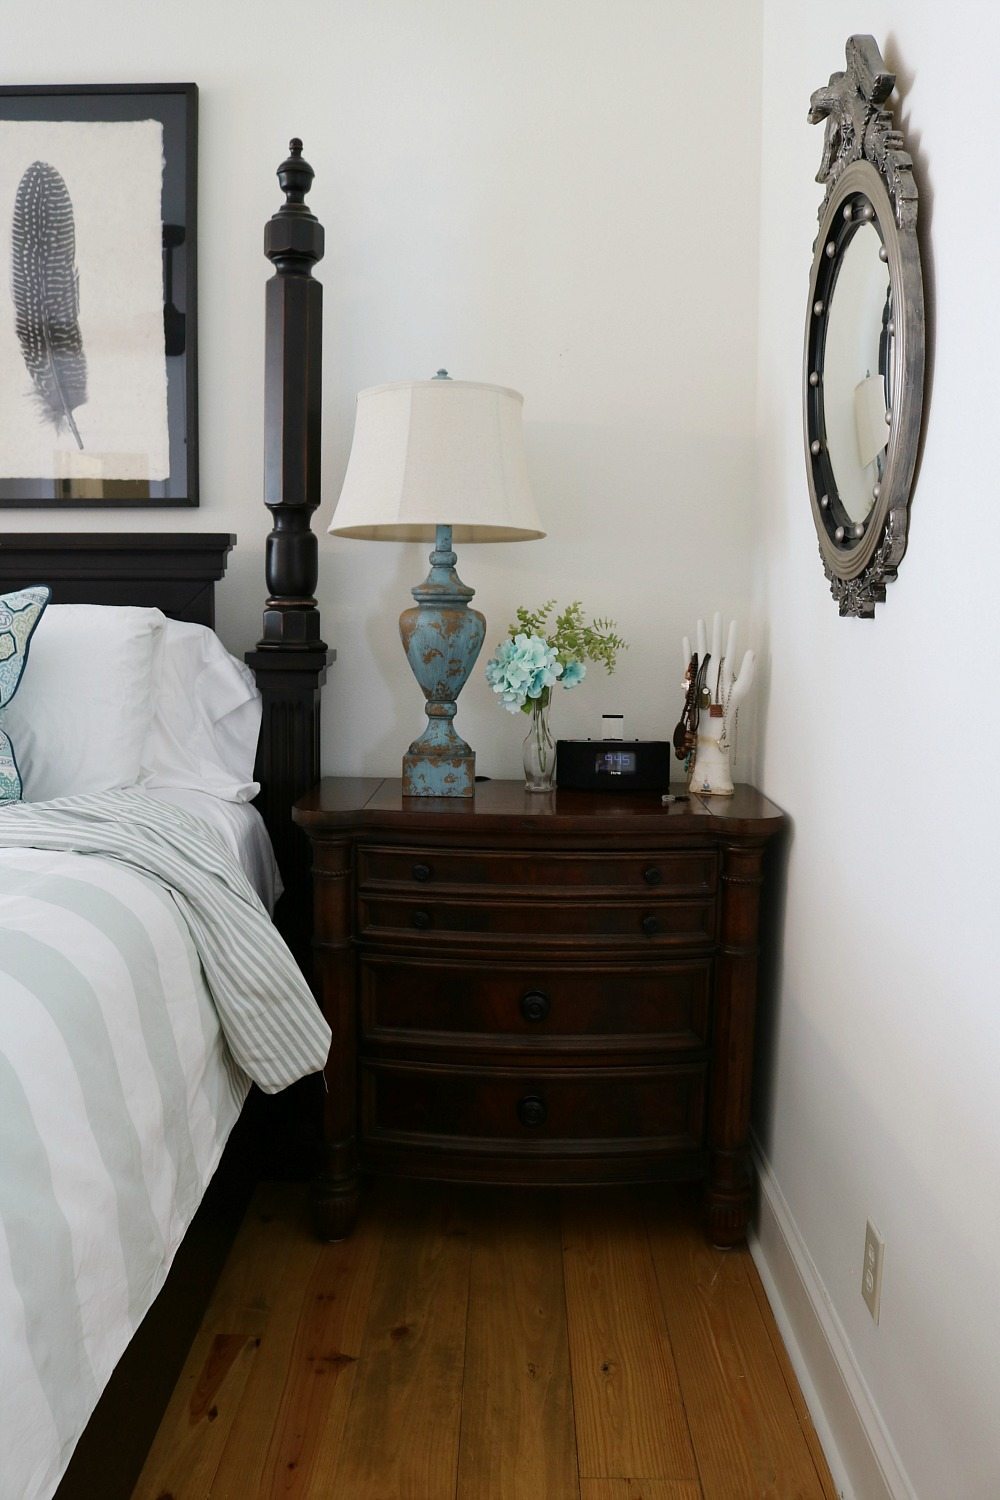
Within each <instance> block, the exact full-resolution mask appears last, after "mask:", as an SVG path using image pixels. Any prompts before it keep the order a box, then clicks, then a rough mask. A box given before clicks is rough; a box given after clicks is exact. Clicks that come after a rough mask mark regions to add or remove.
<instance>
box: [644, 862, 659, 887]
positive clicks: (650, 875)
mask: <svg viewBox="0 0 1000 1500" xmlns="http://www.w3.org/2000/svg"><path fill="white" fill-rule="evenodd" d="M642 878H643V880H644V881H645V882H646V884H647V885H659V884H660V881H661V880H662V879H663V871H662V870H661V869H659V868H658V867H657V866H656V865H650V866H649V867H648V868H647V869H645V870H643V872H642Z"/></svg>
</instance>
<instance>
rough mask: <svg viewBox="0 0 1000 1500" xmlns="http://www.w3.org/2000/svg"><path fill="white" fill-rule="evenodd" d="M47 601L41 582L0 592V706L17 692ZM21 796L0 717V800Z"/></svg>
mask: <svg viewBox="0 0 1000 1500" xmlns="http://www.w3.org/2000/svg"><path fill="white" fill-rule="evenodd" d="M48 602H49V590H48V589H47V588H45V587H43V586H39V587H38V588H30V589H18V590H17V592H16V593H13V594H0V709H4V708H6V707H7V704H8V703H9V702H10V700H11V699H12V698H13V696H14V694H15V693H16V692H17V685H18V683H19V682H20V681H21V674H22V673H23V671H24V664H25V662H26V661H27V660H28V645H29V643H30V641H31V637H32V634H33V633H34V629H35V626H36V625H37V624H38V622H39V620H40V619H41V618H42V611H43V610H44V608H45V606H46V604H48ZM20 800H21V777H20V775H19V773H18V769H17V761H16V760H15V759H14V747H13V745H12V744H11V742H10V739H9V737H8V736H7V735H6V734H4V732H3V727H2V718H0V804H2V803H4V802H19V801H20Z"/></svg>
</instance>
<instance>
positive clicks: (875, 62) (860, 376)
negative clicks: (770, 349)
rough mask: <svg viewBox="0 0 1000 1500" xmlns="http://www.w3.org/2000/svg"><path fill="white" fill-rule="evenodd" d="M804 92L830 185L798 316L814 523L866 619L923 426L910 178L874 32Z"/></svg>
mask: <svg viewBox="0 0 1000 1500" xmlns="http://www.w3.org/2000/svg"><path fill="white" fill-rule="evenodd" d="M847 61H848V67H847V71H846V73H835V74H833V76H832V77H831V79H830V83H829V86H828V87H826V88H824V89H818V90H817V91H816V93H814V94H813V97H812V110H811V112H810V119H811V120H813V121H817V120H819V119H826V121H827V131H826V139H825V143H824V153H823V164H822V166H821V168H820V171H819V174H818V177H819V180H820V181H821V182H826V183H827V193H826V197H825V199H824V202H823V205H822V207H821V209H820V215H819V220H820V222H819V234H818V235H817V238H816V243H815V246H814V255H813V266H812V274H811V277H810V285H809V311H808V314H807V322H806V348H805V365H804V402H805V437H806V463H807V473H808V478H809V491H810V498H811V501H812V509H813V519H814V521H815V523H816V531H817V534H818V536H819V543H820V554H821V556H822V559H823V566H824V568H825V570H826V574H827V577H828V578H829V580H830V587H831V592H832V593H833V595H834V598H835V599H836V600H837V602H838V604H839V607H840V612H841V614H843V615H859V616H864V617H870V616H872V615H873V614H874V613H875V605H876V604H877V603H881V602H882V601H884V599H885V585H886V583H887V582H888V581H889V580H890V579H892V578H894V577H895V576H896V569H897V567H898V564H899V562H900V560H901V558H902V555H903V551H904V549H905V546H906V530H907V520H908V504H909V496H910V483H911V480H912V478H913V468H914V463H915V460H916V450H917V443H918V439H919V433H920V414H921V405H922V395H923V370H924V323H923V287H922V281H921V273H920V254H919V250H918V248H917V240H916V199H917V192H916V187H915V186H914V184H913V179H912V168H911V163H910V158H909V156H908V155H907V153H906V152H905V151H903V150H902V149H901V138H900V136H899V133H898V132H897V131H895V130H894V129H893V128H892V116H891V115H890V114H889V112H888V110H885V109H880V108H877V107H876V106H877V105H879V104H880V103H881V102H882V100H884V99H885V98H887V97H888V95H889V94H890V93H891V91H892V87H893V83H894V81H895V80H894V77H893V75H892V74H891V73H887V72H886V71H885V69H884V66H883V64H882V59H881V56H880V54H879V51H878V48H877V47H876V45H875V42H874V40H873V39H872V38H871V37H851V39H850V41H849V42H848V44H847Z"/></svg>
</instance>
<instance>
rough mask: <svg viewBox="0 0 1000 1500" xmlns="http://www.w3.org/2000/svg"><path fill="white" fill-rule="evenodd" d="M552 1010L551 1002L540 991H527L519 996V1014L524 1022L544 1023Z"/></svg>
mask: <svg viewBox="0 0 1000 1500" xmlns="http://www.w3.org/2000/svg"><path fill="white" fill-rule="evenodd" d="M551 1009H552V1001H551V1000H550V999H549V997H548V995H545V994H543V993H542V991H541V990H529V991H528V993H527V994H526V995H522V996H521V1014H522V1016H523V1017H524V1019H525V1020H526V1021H544V1020H545V1017H546V1016H547V1015H548V1013H549V1011H550V1010H551Z"/></svg>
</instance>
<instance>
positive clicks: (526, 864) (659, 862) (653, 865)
mask: <svg viewBox="0 0 1000 1500" xmlns="http://www.w3.org/2000/svg"><path fill="white" fill-rule="evenodd" d="M717 864H718V861H717V856H716V854H715V852H714V850H710V849H708V850H706V849H671V850H653V851H651V852H650V853H648V854H645V853H640V854H636V853H621V854H619V853H610V852H609V853H591V852H588V851H583V852H572V851H565V852H561V853H560V852H558V851H557V852H548V851H542V850H537V849H532V850H530V851H528V850H516V849H510V850H508V849H484V850H475V849H421V848H419V847H413V848H396V847H389V846H383V845H378V844H362V845H360V846H359V848H358V884H359V886H361V887H362V888H368V887H375V886H377V887H386V886H392V887H394V888H397V889H398V888H400V887H402V888H404V889H405V888H409V889H414V890H417V889H422V890H426V891H431V890H435V889H436V890H441V889H445V890H447V888H448V887H472V888H476V887H479V886H484V887H487V886H488V887H494V888H497V889H505V890H524V891H526V892H527V891H532V892H537V893H538V894H539V895H544V893H545V892H548V891H553V890H558V889H559V888H560V887H562V888H564V889H566V888H568V889H577V888H578V889H580V890H592V889H595V888H604V889H607V890H612V891H615V892H618V891H620V892H621V893H622V894H623V895H624V894H626V893H628V892H633V893H634V894H635V895H636V896H639V895H641V894H642V892H643V891H651V890H656V891H659V892H660V893H661V894H662V895H665V896H667V895H669V896H697V895H710V894H711V893H712V892H713V891H714V890H715V887H716V883H717Z"/></svg>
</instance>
